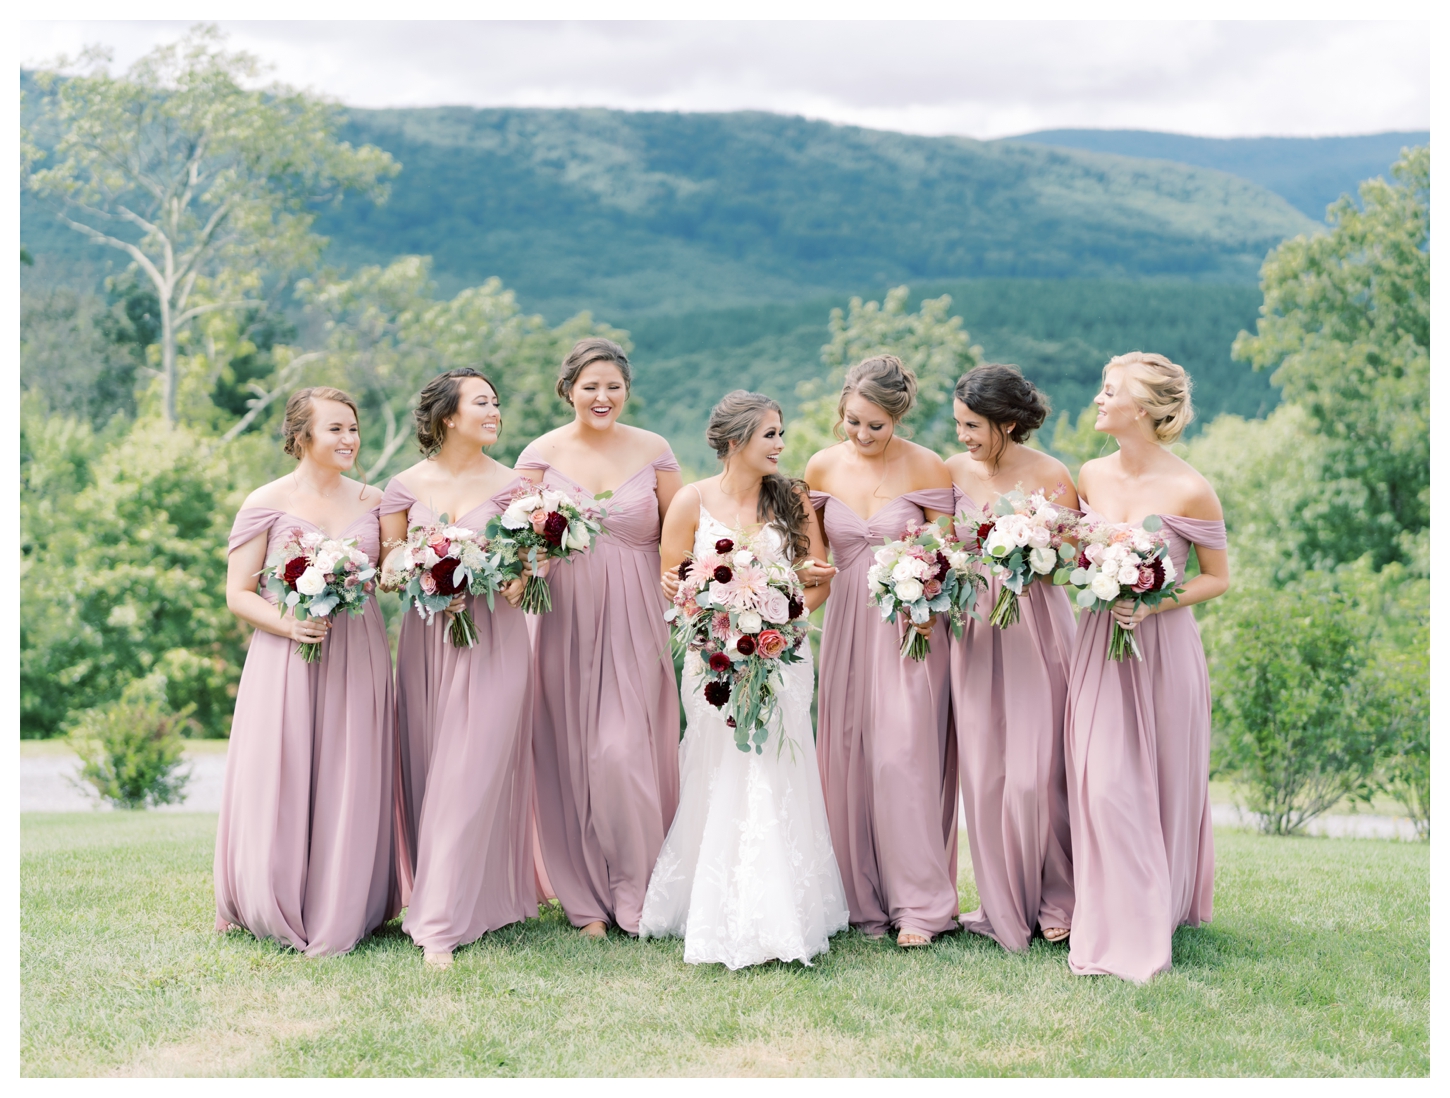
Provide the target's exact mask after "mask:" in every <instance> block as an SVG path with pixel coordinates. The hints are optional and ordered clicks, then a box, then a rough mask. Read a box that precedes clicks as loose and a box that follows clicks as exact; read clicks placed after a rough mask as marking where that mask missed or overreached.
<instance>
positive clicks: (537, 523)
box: [529, 507, 549, 534]
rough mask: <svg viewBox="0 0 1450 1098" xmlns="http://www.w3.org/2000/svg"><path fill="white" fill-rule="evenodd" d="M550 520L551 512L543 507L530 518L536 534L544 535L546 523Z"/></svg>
mask: <svg viewBox="0 0 1450 1098" xmlns="http://www.w3.org/2000/svg"><path fill="white" fill-rule="evenodd" d="M548 519H549V512H548V511H545V510H544V509H543V508H542V507H540V508H539V509H538V510H537V511H535V512H534V513H533V514H531V515H530V516H529V522H530V523H531V524H532V525H533V528H534V533H536V534H542V533H543V532H544V523H545V522H547V521H548Z"/></svg>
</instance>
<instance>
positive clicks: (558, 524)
mask: <svg viewBox="0 0 1450 1098" xmlns="http://www.w3.org/2000/svg"><path fill="white" fill-rule="evenodd" d="M604 518H605V512H604V511H603V510H601V509H600V508H597V507H594V506H592V505H590V504H587V503H584V502H582V501H580V500H578V499H574V498H572V497H571V496H570V495H569V494H568V493H566V492H557V491H555V490H554V489H552V488H539V487H530V486H522V485H521V486H520V487H518V488H516V489H515V490H514V494H513V498H512V499H511V500H510V501H509V505H508V506H507V507H506V508H504V511H503V513H502V514H500V515H495V516H494V517H493V518H491V519H489V520H488V525H487V526H485V527H484V534H485V535H486V536H487V537H488V538H489V540H490V541H491V542H495V543H498V542H507V543H508V544H510V545H511V546H513V552H514V554H515V555H516V556H517V557H518V559H519V560H521V561H528V564H529V578H528V582H527V583H526V584H525V585H524V598H523V601H522V602H521V603H520V604H519V606H520V608H521V609H522V610H523V611H524V612H525V613H527V614H544V613H547V612H548V611H549V610H551V609H553V606H554V600H553V598H552V597H550V594H549V583H548V581H547V580H546V579H544V578H543V577H542V576H538V575H535V574H534V573H535V572H536V570H537V569H538V565H539V561H540V560H541V559H544V560H548V559H550V558H557V559H560V560H566V559H568V557H569V556H570V555H571V554H574V553H582V552H584V551H585V550H588V549H592V548H594V539H595V538H597V537H598V536H599V535H600V534H602V533H604V526H603V521H604Z"/></svg>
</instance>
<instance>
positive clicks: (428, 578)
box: [418, 572, 438, 595]
mask: <svg viewBox="0 0 1450 1098" xmlns="http://www.w3.org/2000/svg"><path fill="white" fill-rule="evenodd" d="M418 586H419V587H421V588H423V594H425V595H432V594H436V593H437V591H438V583H437V581H435V580H434V579H433V573H432V572H424V573H423V574H422V575H421V576H419V577H418Z"/></svg>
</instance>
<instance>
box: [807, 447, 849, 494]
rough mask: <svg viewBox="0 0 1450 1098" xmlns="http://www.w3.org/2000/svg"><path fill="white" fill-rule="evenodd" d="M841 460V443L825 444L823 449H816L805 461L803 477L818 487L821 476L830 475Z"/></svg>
mask: <svg viewBox="0 0 1450 1098" xmlns="http://www.w3.org/2000/svg"><path fill="white" fill-rule="evenodd" d="M840 460H841V444H840V443H839V442H837V443H834V444H832V445H830V446H827V447H826V448H825V449H824V450H817V451H816V452H815V453H814V454H812V455H811V457H810V460H809V461H807V462H806V471H805V479H806V482H807V483H808V484H813V485H816V486H818V487H819V485H820V483H821V480H820V478H822V477H827V476H830V475H831V471H832V470H833V469H835V468H836V466H837V465H838V464H839V463H840Z"/></svg>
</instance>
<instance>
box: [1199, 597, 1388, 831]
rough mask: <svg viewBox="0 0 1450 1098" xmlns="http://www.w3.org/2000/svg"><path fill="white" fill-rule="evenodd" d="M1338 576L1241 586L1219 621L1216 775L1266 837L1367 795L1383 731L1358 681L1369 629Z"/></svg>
mask: <svg viewBox="0 0 1450 1098" xmlns="http://www.w3.org/2000/svg"><path fill="white" fill-rule="evenodd" d="M1335 579H1336V578H1335V577H1333V576H1325V575H1317V574H1314V573H1310V574H1308V575H1306V576H1305V577H1304V578H1303V580H1302V581H1301V583H1300V584H1298V585H1296V587H1295V588H1293V589H1287V590H1280V589H1274V588H1269V587H1259V588H1256V589H1252V590H1249V591H1244V592H1242V593H1241V594H1240V595H1239V597H1238V598H1237V599H1236V600H1235V606H1234V608H1233V611H1232V613H1231V614H1228V615H1225V616H1223V617H1221V618H1219V619H1218V620H1217V621H1215V622H1214V625H1215V627H1216V628H1215V630H1214V634H1215V635H1214V637H1213V643H1212V649H1213V653H1214V667H1213V688H1214V705H1213V709H1214V723H1215V725H1216V726H1217V731H1218V734H1219V735H1218V748H1219V758H1218V759H1217V760H1216V762H1217V767H1216V769H1218V770H1219V771H1220V772H1224V773H1227V774H1229V775H1230V776H1231V777H1232V778H1233V779H1234V781H1235V782H1236V783H1237V784H1238V785H1239V787H1240V789H1241V791H1242V792H1243V794H1244V799H1245V801H1246V803H1247V807H1248V808H1249V810H1250V811H1252V812H1254V813H1257V814H1258V816H1259V820H1260V826H1261V827H1262V828H1263V830H1264V831H1266V832H1268V833H1270V834H1278V835H1287V834H1292V833H1294V832H1296V831H1299V830H1300V829H1302V828H1303V826H1304V825H1305V824H1306V823H1308V822H1309V821H1310V820H1311V819H1313V818H1314V817H1315V816H1317V815H1319V814H1320V813H1322V812H1324V811H1326V810H1327V809H1329V808H1331V807H1332V806H1333V805H1334V804H1335V803H1336V802H1337V801H1339V800H1340V798H1342V797H1344V796H1346V795H1347V796H1351V797H1359V798H1361V799H1366V800H1367V799H1368V798H1369V796H1370V794H1371V793H1372V791H1373V788H1374V779H1375V772H1376V762H1377V753H1378V749H1379V747H1380V743H1381V740H1380V735H1381V731H1382V730H1381V728H1379V727H1378V723H1379V722H1376V721H1370V720H1366V719H1365V716H1364V709H1365V707H1366V703H1367V702H1369V701H1370V700H1371V698H1370V697H1367V696H1366V695H1367V690H1366V687H1367V686H1370V685H1372V684H1369V683H1366V682H1362V681H1361V677H1360V672H1361V668H1362V666H1363V664H1364V663H1365V660H1366V658H1367V656H1368V655H1369V652H1368V650H1367V649H1368V637H1369V634H1370V631H1371V622H1370V619H1369V616H1368V615H1367V614H1366V613H1365V612H1364V610H1363V609H1362V608H1361V606H1359V605H1358V604H1357V603H1356V602H1355V601H1354V600H1352V599H1351V598H1348V597H1346V594H1345V592H1343V591H1341V590H1340V589H1339V586H1338V585H1337V584H1336V582H1335Z"/></svg>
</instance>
